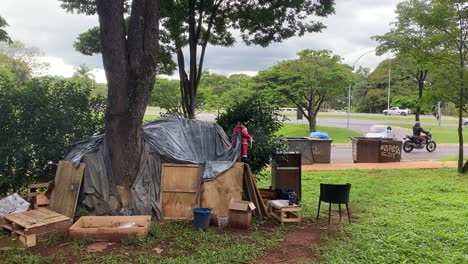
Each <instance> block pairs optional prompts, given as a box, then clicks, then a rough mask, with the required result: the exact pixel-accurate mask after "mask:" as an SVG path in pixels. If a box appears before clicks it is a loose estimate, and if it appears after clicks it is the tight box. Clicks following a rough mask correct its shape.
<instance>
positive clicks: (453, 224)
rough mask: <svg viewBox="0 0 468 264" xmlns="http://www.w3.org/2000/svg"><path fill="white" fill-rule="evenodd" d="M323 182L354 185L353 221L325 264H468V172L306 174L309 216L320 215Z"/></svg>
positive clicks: (326, 253) (305, 204)
mask: <svg viewBox="0 0 468 264" xmlns="http://www.w3.org/2000/svg"><path fill="white" fill-rule="evenodd" d="M321 182H324V183H347V182H349V183H351V184H352V188H351V196H350V197H351V198H350V199H351V202H350V208H351V211H352V217H351V218H352V220H354V222H353V224H351V225H347V224H345V225H343V228H342V230H341V232H339V234H338V236H337V237H336V238H334V239H331V240H329V241H328V243H327V246H326V248H325V249H324V250H323V251H322V262H323V263H468V239H467V238H468V221H467V219H468V204H467V202H466V201H468V177H467V176H466V175H465V176H462V175H457V174H456V172H455V170H454V169H436V170H424V171H421V170H371V171H357V170H354V171H347V172H342V171H328V172H325V171H323V172H304V173H303V179H302V190H303V196H304V197H303V201H302V206H303V209H304V210H305V217H306V218H309V219H310V218H313V217H315V214H316V210H317V203H318V195H319V184H320V183H321ZM261 184H262V185H263V186H269V182H268V181H263V182H262V183H261ZM336 207H337V206H336V205H335V206H334V208H335V209H337V208H336ZM332 208H333V207H332ZM322 209H323V210H321V212H322V214H321V218H320V219H319V222H320V223H324V222H326V221H327V209H328V208H327V206H323V204H322ZM345 220H347V219H345Z"/></svg>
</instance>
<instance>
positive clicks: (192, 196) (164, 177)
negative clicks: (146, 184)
mask: <svg viewBox="0 0 468 264" xmlns="http://www.w3.org/2000/svg"><path fill="white" fill-rule="evenodd" d="M200 185H201V167H200V165H198V164H170V163H164V164H163V166H162V169H161V198H160V199H161V208H162V213H163V216H164V218H166V219H192V218H193V212H192V209H193V207H198V206H199V204H200V202H199V201H200V197H199V196H200V194H199V192H200V187H201V186H200Z"/></svg>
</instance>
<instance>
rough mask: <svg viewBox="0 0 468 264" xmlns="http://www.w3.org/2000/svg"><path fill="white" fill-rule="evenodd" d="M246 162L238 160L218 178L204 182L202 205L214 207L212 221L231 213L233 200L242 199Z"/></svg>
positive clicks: (214, 222)
mask: <svg viewBox="0 0 468 264" xmlns="http://www.w3.org/2000/svg"><path fill="white" fill-rule="evenodd" d="M243 173H244V164H243V163H241V162H238V163H236V164H234V166H232V167H231V168H230V169H229V170H227V171H225V172H224V173H223V174H221V175H219V176H218V177H216V179H214V180H212V181H208V182H204V183H203V195H202V207H208V208H212V209H213V212H212V214H211V223H213V224H216V223H217V217H218V216H227V215H229V204H230V202H231V201H238V200H242V187H243Z"/></svg>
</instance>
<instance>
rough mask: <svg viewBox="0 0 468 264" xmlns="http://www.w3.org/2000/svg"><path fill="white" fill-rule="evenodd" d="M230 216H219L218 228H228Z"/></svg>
mask: <svg viewBox="0 0 468 264" xmlns="http://www.w3.org/2000/svg"><path fill="white" fill-rule="evenodd" d="M228 223H229V216H218V227H219V228H225V227H227V226H228Z"/></svg>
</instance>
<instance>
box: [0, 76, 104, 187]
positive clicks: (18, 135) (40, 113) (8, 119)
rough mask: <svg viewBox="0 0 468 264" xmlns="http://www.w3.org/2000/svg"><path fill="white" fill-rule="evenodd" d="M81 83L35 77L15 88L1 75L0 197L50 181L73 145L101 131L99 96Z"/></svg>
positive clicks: (6, 77) (102, 102)
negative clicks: (55, 164) (29, 184)
mask: <svg viewBox="0 0 468 264" xmlns="http://www.w3.org/2000/svg"><path fill="white" fill-rule="evenodd" d="M90 93H91V88H90V87H89V85H86V84H85V83H82V82H80V81H79V80H67V79H62V78H37V79H32V80H29V81H26V82H25V83H24V84H22V85H21V86H17V85H16V83H15V81H14V80H13V79H12V78H10V77H8V75H1V74H0V142H1V144H0V196H1V195H5V194H7V193H10V192H13V191H16V190H17V189H18V188H20V187H21V186H25V185H26V184H28V183H31V182H41V181H48V180H50V179H52V178H53V177H54V174H55V170H56V167H55V166H53V165H51V163H52V164H53V163H57V162H58V160H60V159H61V158H63V155H64V151H65V148H66V147H67V146H68V145H69V144H70V143H72V142H74V141H77V140H81V139H84V138H86V137H88V136H89V135H92V134H93V133H97V132H99V133H101V132H103V126H104V122H103V113H102V110H103V108H104V107H105V104H104V101H103V99H102V98H100V97H98V98H91V97H90Z"/></svg>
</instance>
